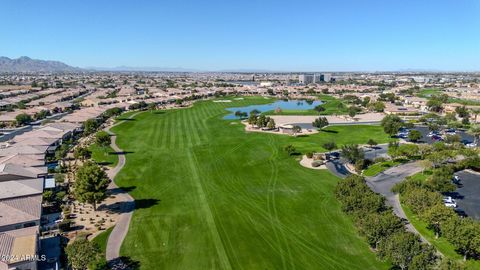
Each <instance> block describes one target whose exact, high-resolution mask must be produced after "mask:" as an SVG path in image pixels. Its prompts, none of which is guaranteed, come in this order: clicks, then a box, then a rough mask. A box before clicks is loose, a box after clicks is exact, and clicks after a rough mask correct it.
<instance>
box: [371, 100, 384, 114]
mask: <svg viewBox="0 0 480 270" xmlns="http://www.w3.org/2000/svg"><path fill="white" fill-rule="evenodd" d="M369 107H370V109H371V110H373V111H375V112H383V111H384V110H385V103H383V102H381V101H377V102H374V103H370V106H369Z"/></svg>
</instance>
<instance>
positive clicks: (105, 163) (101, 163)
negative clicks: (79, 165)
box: [97, 161, 113, 166]
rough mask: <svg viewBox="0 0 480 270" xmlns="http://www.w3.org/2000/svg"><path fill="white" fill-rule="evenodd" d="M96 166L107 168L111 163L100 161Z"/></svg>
mask: <svg viewBox="0 0 480 270" xmlns="http://www.w3.org/2000/svg"><path fill="white" fill-rule="evenodd" d="M97 164H98V165H100V166H108V165H112V164H113V162H109V161H102V162H97Z"/></svg>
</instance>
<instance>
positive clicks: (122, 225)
mask: <svg viewBox="0 0 480 270" xmlns="http://www.w3.org/2000/svg"><path fill="white" fill-rule="evenodd" d="M139 113H140V112H137V113H134V114H132V115H130V116H129V117H128V118H127V119H132V118H133V117H135V116H136V115H138V114H139ZM124 122H125V120H123V121H120V122H118V123H116V124H114V125H112V126H110V127H106V128H105V129H104V130H105V131H106V132H107V133H108V134H110V135H111V136H110V138H111V143H110V146H111V147H112V149H113V150H114V151H115V152H116V153H117V154H118V164H117V166H115V168H112V169H110V170H108V172H107V175H108V177H109V178H110V179H111V180H112V181H111V182H110V185H109V187H108V188H109V190H110V192H111V193H112V194H113V195H115V196H117V198H119V199H120V200H119V203H120V213H121V214H120V217H119V219H118V221H117V224H116V225H115V227H114V228H113V230H112V232H111V233H110V236H109V237H108V241H107V250H106V252H105V253H106V254H105V255H106V259H107V262H108V264H109V266H110V268H111V269H126V268H128V267H126V266H125V265H124V264H123V263H122V262H121V259H120V247H121V246H122V242H123V240H124V239H125V237H126V236H127V232H128V227H129V225H130V220H131V219H132V214H133V210H134V209H135V200H134V199H133V198H132V196H130V195H129V194H128V192H126V191H124V190H122V189H121V188H119V187H118V186H117V185H116V184H115V182H114V179H115V176H116V175H117V173H118V172H119V171H120V170H121V169H122V168H123V166H125V160H126V159H125V153H124V152H123V150H122V149H120V147H118V145H117V143H116V141H117V136H116V135H115V134H114V133H113V132H111V131H110V128H112V127H114V126H117V125H120V124H122V123H124Z"/></svg>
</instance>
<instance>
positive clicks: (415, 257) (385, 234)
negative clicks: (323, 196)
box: [335, 175, 438, 269]
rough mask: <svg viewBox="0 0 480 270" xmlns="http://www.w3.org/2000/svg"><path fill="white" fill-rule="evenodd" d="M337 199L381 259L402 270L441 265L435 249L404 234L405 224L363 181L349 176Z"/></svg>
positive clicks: (338, 190) (341, 184) (338, 185)
mask: <svg viewBox="0 0 480 270" xmlns="http://www.w3.org/2000/svg"><path fill="white" fill-rule="evenodd" d="M335 196H336V197H337V199H338V200H339V201H340V202H341V204H342V210H343V211H344V212H345V213H347V214H349V215H350V216H352V217H353V220H354V222H355V224H356V226H357V228H358V231H359V233H360V234H361V235H362V236H364V237H365V238H366V240H367V242H368V244H369V245H370V246H371V247H372V249H374V250H375V251H376V252H377V256H378V257H379V258H380V259H382V260H386V261H390V262H392V263H393V264H394V265H395V266H396V267H399V268H401V269H433V268H434V267H436V266H437V265H438V257H437V255H436V251H435V249H434V248H433V247H431V246H429V245H427V244H424V243H422V242H421V241H420V238H419V237H418V236H417V235H415V234H413V233H410V232H407V231H405V227H404V224H403V222H402V220H401V219H400V218H399V217H397V216H395V215H394V214H393V212H392V211H391V209H390V208H388V207H386V206H385V198H384V197H383V196H381V195H379V194H377V193H375V192H373V191H372V190H371V189H370V188H369V187H368V186H367V184H366V182H365V179H364V178H363V177H361V176H358V175H350V176H348V177H347V178H345V180H343V181H340V182H339V183H338V184H337V187H336V189H335Z"/></svg>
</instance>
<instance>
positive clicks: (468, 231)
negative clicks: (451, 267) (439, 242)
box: [441, 217, 480, 261]
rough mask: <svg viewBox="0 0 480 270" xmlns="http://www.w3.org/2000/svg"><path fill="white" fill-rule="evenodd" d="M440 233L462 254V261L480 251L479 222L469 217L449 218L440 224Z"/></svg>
mask: <svg viewBox="0 0 480 270" xmlns="http://www.w3.org/2000/svg"><path fill="white" fill-rule="evenodd" d="M441 229H442V234H443V235H444V236H445V237H446V238H447V239H448V241H449V242H450V243H452V244H453V245H454V246H455V247H456V248H457V250H458V251H459V252H460V253H461V254H463V259H464V261H466V260H467V258H469V257H471V256H472V255H474V254H478V253H480V246H479V245H480V230H479V224H477V223H476V222H475V221H473V220H472V219H471V218H458V217H457V218H451V219H449V220H448V221H447V222H445V223H444V224H442V226H441Z"/></svg>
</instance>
